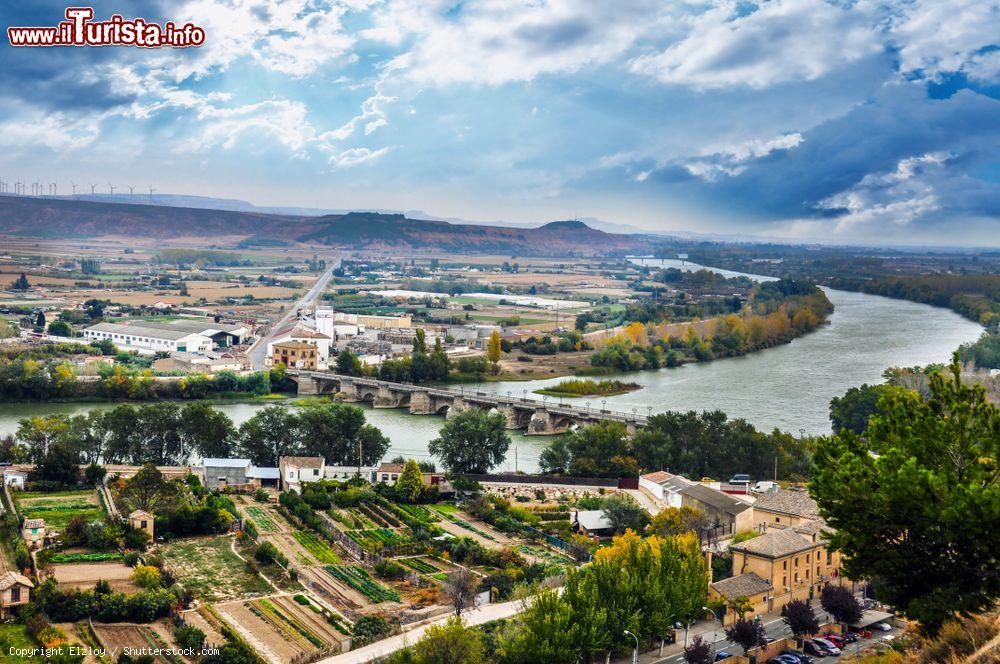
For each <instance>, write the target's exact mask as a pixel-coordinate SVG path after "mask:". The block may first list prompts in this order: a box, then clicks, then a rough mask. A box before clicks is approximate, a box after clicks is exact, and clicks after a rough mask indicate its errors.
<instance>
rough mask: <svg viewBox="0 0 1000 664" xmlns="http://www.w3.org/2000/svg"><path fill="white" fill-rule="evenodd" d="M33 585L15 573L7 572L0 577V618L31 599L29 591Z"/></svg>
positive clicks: (24, 577)
mask: <svg viewBox="0 0 1000 664" xmlns="http://www.w3.org/2000/svg"><path fill="white" fill-rule="evenodd" d="M34 587H35V584H33V583H32V582H31V580H30V579H28V578H27V577H26V576H22V575H21V574H18V573H17V572H7V573H6V574H4V575H2V576H0V618H2V617H4V616H6V615H7V613H8V610H9V609H11V608H13V607H15V606H23V605H25V604H27V603H28V601H29V600H30V599H31V589H32V588H34Z"/></svg>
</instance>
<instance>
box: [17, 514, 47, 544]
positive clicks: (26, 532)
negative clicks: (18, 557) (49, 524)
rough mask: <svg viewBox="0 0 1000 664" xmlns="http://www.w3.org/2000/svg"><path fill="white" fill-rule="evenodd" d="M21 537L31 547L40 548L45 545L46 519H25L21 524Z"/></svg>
mask: <svg viewBox="0 0 1000 664" xmlns="http://www.w3.org/2000/svg"><path fill="white" fill-rule="evenodd" d="M21 537H23V538H24V543H25V544H27V545H28V548H29V549H40V548H42V547H43V546H44V545H45V519H25V520H24V523H23V524H21Z"/></svg>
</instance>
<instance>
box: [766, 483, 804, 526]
mask: <svg viewBox="0 0 1000 664" xmlns="http://www.w3.org/2000/svg"><path fill="white" fill-rule="evenodd" d="M818 517H819V507H818V506H817V505H816V501H815V500H813V499H812V496H810V495H809V492H808V491H806V490H805V489H799V488H796V489H778V490H777V491H772V492H771V493H765V494H763V495H762V496H760V497H759V498H757V500H756V501H755V502H754V504H753V525H754V527H755V528H760V527H761V526H762V525H768V526H772V525H778V526H797V525H799V524H801V523H803V522H805V521H812V520H814V519H816V518H818Z"/></svg>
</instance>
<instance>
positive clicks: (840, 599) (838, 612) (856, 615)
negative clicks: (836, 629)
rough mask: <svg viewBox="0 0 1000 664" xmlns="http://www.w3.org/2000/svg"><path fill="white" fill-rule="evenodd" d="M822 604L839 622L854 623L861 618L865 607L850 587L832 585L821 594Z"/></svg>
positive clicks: (820, 600) (820, 601)
mask: <svg viewBox="0 0 1000 664" xmlns="http://www.w3.org/2000/svg"><path fill="white" fill-rule="evenodd" d="M819 603H820V606H822V607H823V610H824V611H826V612H827V613H829V614H830V615H831V616H833V619H834V620H836V621H837V622H839V623H845V624H847V625H853V624H855V623H857V622H858V621H859V620H861V616H862V615H863V614H864V612H865V609H864V607H863V606H861V602H859V601H858V598H857V597H855V596H854V593H852V592H851V590H850V588H847V587H845V586H834V585H830V586H827V587H826V588H823V592H822V593H820V596H819Z"/></svg>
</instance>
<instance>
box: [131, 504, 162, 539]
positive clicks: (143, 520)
mask: <svg viewBox="0 0 1000 664" xmlns="http://www.w3.org/2000/svg"><path fill="white" fill-rule="evenodd" d="M155 520H156V517H154V516H153V515H152V514H150V513H149V512H147V511H146V510H136V511H134V512H132V513H131V514H129V515H128V522H129V525H130V526H132V527H133V528H135V529H136V530H145V531H146V532H147V533H149V540H150V541H152V540H153V534H154V532H153V522H154V521H155Z"/></svg>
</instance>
